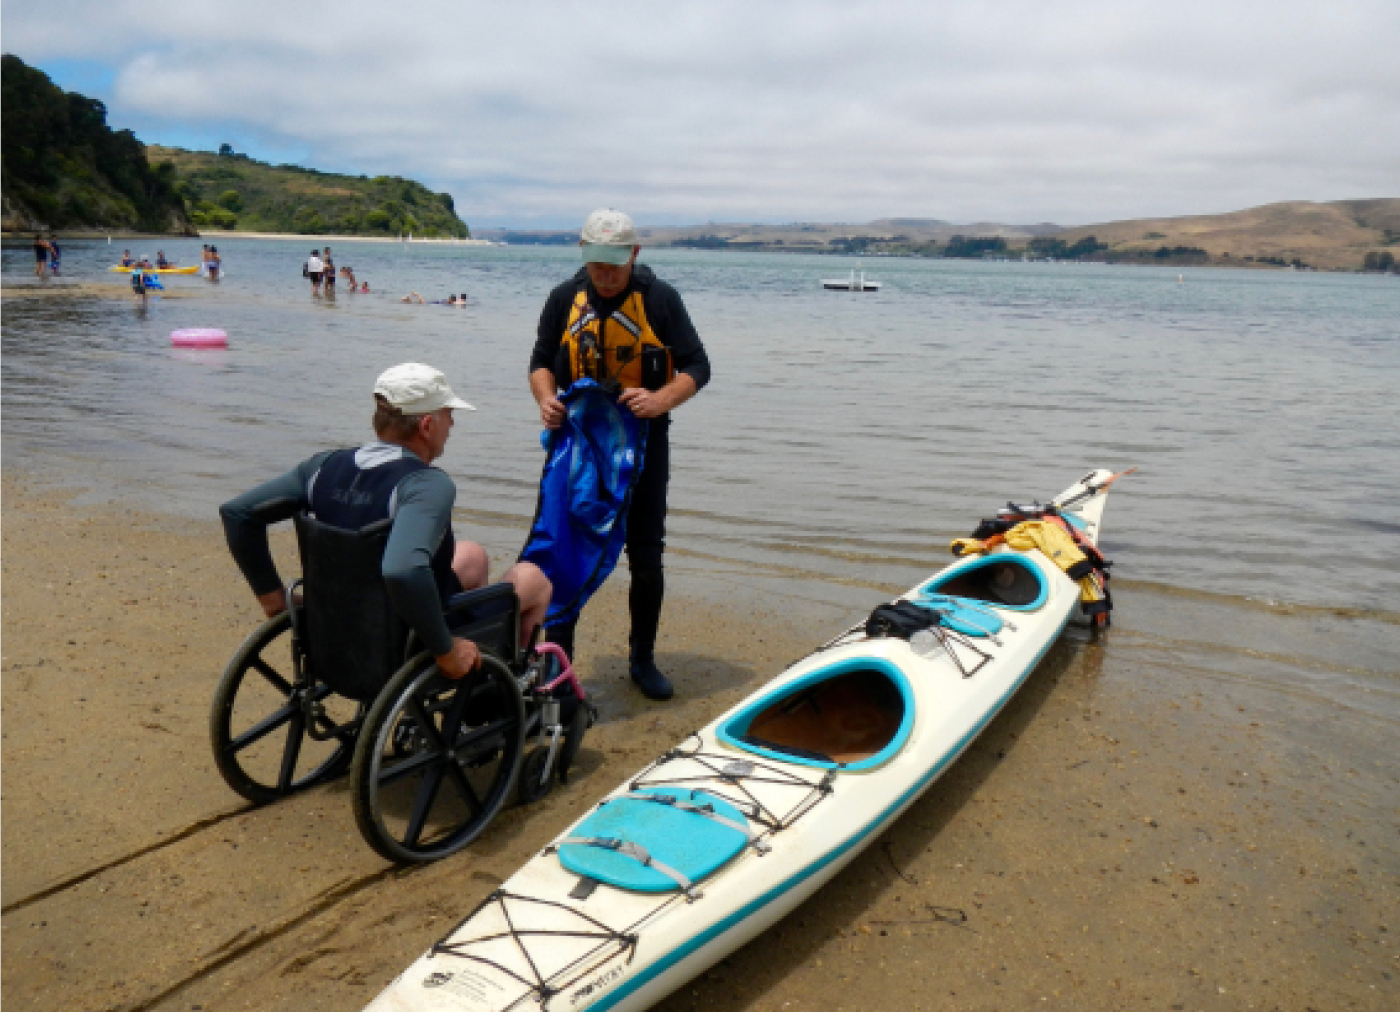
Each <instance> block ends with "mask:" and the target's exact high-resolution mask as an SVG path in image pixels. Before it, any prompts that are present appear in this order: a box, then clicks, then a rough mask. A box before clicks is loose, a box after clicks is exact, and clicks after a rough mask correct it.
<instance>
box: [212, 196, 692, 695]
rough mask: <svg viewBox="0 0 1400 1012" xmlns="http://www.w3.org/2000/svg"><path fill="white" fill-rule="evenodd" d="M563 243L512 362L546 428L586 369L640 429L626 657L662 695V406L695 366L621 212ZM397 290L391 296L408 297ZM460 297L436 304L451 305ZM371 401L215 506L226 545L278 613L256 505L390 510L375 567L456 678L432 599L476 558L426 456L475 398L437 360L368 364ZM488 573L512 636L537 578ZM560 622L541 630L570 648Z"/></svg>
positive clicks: (538, 594)
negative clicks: (458, 536)
mask: <svg viewBox="0 0 1400 1012" xmlns="http://www.w3.org/2000/svg"><path fill="white" fill-rule="evenodd" d="M579 246H580V250H581V253H582V260H583V264H582V266H581V267H580V269H579V270H578V271H577V273H575V274H574V275H573V276H572V277H570V278H569V279H568V280H566V281H564V282H563V283H561V284H560V285H558V286H556V287H555V288H554V290H553V291H552V292H550V294H549V297H548V299H547V300H546V302H545V306H544V310H543V312H542V314H541V316H540V321H539V325H538V327H537V330H536V335H535V343H534V348H533V350H532V352H531V354H530V357H529V365H528V369H527V373H528V382H529V389H530V393H531V395H532V396H533V397H534V400H535V402H536V405H537V407H538V410H539V417H540V420H541V422H542V423H543V424H544V426H545V427H546V428H547V429H550V430H556V429H559V428H560V427H561V426H563V424H564V422H565V419H566V417H567V416H568V409H567V408H566V407H565V404H564V402H563V400H561V394H562V393H563V392H564V391H566V390H567V389H568V388H569V387H570V386H571V385H572V384H574V383H575V382H576V381H578V380H581V379H592V380H594V381H595V382H599V383H600V385H603V387H604V389H605V390H606V391H608V392H609V393H611V394H613V395H614V396H615V397H616V403H617V404H618V405H619V406H620V407H621V408H622V409H624V410H627V411H630V412H631V413H632V415H633V416H635V417H636V418H637V419H640V420H642V421H643V423H644V424H645V426H646V442H645V447H646V451H645V456H644V459H643V463H642V470H641V474H640V476H639V477H638V479H637V481H636V484H635V485H634V486H633V488H632V494H631V498H630V499H629V500H628V501H627V503H626V505H625V507H623V508H624V509H625V524H626V528H625V530H626V540H625V549H626V552H627V558H628V566H629V569H630V570H631V576H632V584H631V589H630V591H629V594H628V606H629V610H630V613H631V632H630V635H629V637H628V647H629V665H628V668H629V673H630V675H631V679H632V681H633V683H634V684H635V685H636V687H637V688H638V689H639V690H640V691H641V692H642V694H643V695H645V696H647V697H648V698H650V699H656V700H664V699H669V698H671V695H672V692H673V689H672V685H671V681H670V679H669V678H667V677H666V675H665V674H664V673H662V671H661V670H660V669H659V668H658V666H657V664H656V655H655V648H656V640H657V632H658V627H659V624H660V619H661V604H662V599H663V597H664V594H665V578H664V572H663V565H662V559H663V553H664V551H665V533H666V514H667V487H668V484H669V481H670V434H669V433H670V414H671V412H672V411H673V410H675V409H676V408H678V407H680V406H681V405H682V404H684V403H686V402H687V401H688V400H690V399H691V398H692V397H694V396H695V394H696V393H697V392H699V391H700V390H701V389H702V388H703V387H704V386H705V384H706V383H707V382H708V381H709V378H710V363H709V358H708V356H707V355H706V352H705V348H704V345H703V344H702V343H701V341H700V336H699V334H698V333H697V332H696V330H695V327H694V325H693V324H692V323H691V320H690V316H689V314H688V313H687V311H686V308H685V305H684V303H683V302H682V301H681V297H680V295H679V293H678V292H677V291H676V290H675V289H674V288H673V287H671V286H670V285H669V284H667V283H666V282H664V281H661V280H660V279H659V278H657V277H656V275H655V274H654V273H653V272H652V270H651V269H650V268H649V267H647V266H645V265H644V264H638V263H637V262H636V259H637V254H638V253H639V252H640V246H639V245H638V242H637V232H636V228H635V227H634V225H633V223H632V220H631V219H630V218H629V217H628V216H627V215H625V214H623V213H621V212H620V211H614V210H598V211H595V212H593V213H592V214H591V215H589V216H588V219H587V221H586V222H585V223H584V227H583V230H582V232H581V236H580V241H579ZM329 252H330V251H329V250H326V251H325V253H326V256H321V255H320V254H318V253H317V252H315V251H313V253H312V257H311V258H310V259H308V261H307V264H306V267H305V271H306V273H307V275H308V276H309V277H311V278H312V284H313V286H319V285H320V284H322V283H324V275H325V273H327V271H328V268H327V261H328V259H329V256H328V254H329ZM313 267H314V270H313ZM316 274H321V275H322V277H321V278H320V279H319V280H318V279H317V278H316V277H315V275H316ZM413 295H416V293H411V295H410V296H406V297H405V298H406V299H409V300H410V301H419V302H421V301H423V300H422V297H421V296H418V297H417V299H416V300H414V299H413V298H412V296H413ZM462 299H465V296H462V297H461V298H460V299H454V300H448V301H447V303H446V304H450V305H459V304H461V300H462ZM653 353H659V355H660V358H661V360H664V367H662V368H660V369H659V370H658V369H655V368H650V366H649V363H651V364H652V365H654V364H655V363H656V362H657V361H658V358H657V354H653ZM649 369H650V371H649ZM374 403H375V412H374V421H373V428H374V432H375V439H374V440H372V441H370V442H368V443H365V444H364V445H362V446H360V447H357V448H352V449H347V450H339V451H328V452H325V453H321V454H317V455H316V456H313V457H311V458H309V459H307V460H305V461H303V462H302V463H301V464H299V465H297V467H295V468H294V469H292V470H291V471H289V472H287V473H286V474H284V475H282V476H281V477H279V478H276V479H273V480H272V481H270V482H267V483H265V484H263V485H260V486H258V487H257V488H254V489H251V490H249V491H248V492H245V493H244V494H243V495H240V496H238V497H237V498H235V499H233V500H231V501H230V502H228V503H225V504H224V506H223V507H221V509H220V514H221V516H222V517H223V521H224V529H225V533H226V535H227V539H228V545H229V549H230V551H231V552H232V554H233V556H234V558H235V560H236V561H237V563H238V565H239V568H240V569H241V570H242V572H243V574H244V576H245V578H246V579H247V580H248V583H249V585H250V587H251V589H252V591H253V593H254V594H255V595H256V597H257V599H258V602H259V604H260V605H261V607H262V610H263V612H264V613H265V614H266V615H267V616H269V617H272V616H274V615H278V614H281V613H282V612H283V611H285V610H286V608H287V606H288V600H287V594H286V592H285V590H284V589H283V584H282V581H281V579H280V577H279V576H278V573H277V569H276V567H275V566H274V565H273V562H272V557H271V555H270V554H269V550H268V540H267V523H268V522H267V521H266V520H265V519H261V518H260V515H259V512H258V509H257V507H258V506H259V504H264V503H269V502H272V501H274V500H286V501H289V502H292V503H295V504H297V505H296V508H298V509H302V510H310V511H312V513H313V514H314V516H315V517H316V518H317V519H318V520H319V521H320V522H322V523H326V524H330V525H333V526H336V527H343V528H346V529H352V530H359V529H362V528H364V527H365V526H367V525H369V524H373V523H376V522H378V521H382V520H391V521H392V527H391V528H390V534H389V542H388V545H387V546H386V548H385V552H384V561H383V564H382V575H383V578H384V580H385V582H386V586H388V587H389V588H390V599H391V601H392V602H393V606H394V608H395V610H396V611H397V612H398V613H399V616H400V618H402V619H403V621H404V622H405V623H406V624H407V625H408V626H409V627H410V628H412V629H413V630H414V631H415V632H416V633H417V634H418V635H419V637H421V640H422V642H423V643H424V644H425V645H426V646H427V647H428V648H429V649H430V650H431V651H432V653H433V654H434V656H435V657H436V659H437V663H438V666H439V668H440V669H441V671H442V672H443V674H445V675H446V676H447V677H449V678H461V677H463V676H464V675H466V674H467V673H468V672H470V671H472V670H474V669H475V668H476V667H477V666H478V665H479V663H480V654H479V652H478V651H477V648H476V646H475V644H473V643H472V642H471V641H469V640H466V639H463V638H461V637H457V636H454V635H452V633H451V631H450V630H449V629H448V626H447V623H446V621H445V619H444V616H443V604H444V603H445V602H446V601H447V599H448V598H449V597H451V596H452V595H454V594H457V593H460V592H461V591H463V590H471V589H473V588H476V587H481V586H484V585H485V584H486V582H487V579H488V575H489V568H490V562H489V559H488V558H487V555H486V552H485V550H484V549H483V548H482V547H481V546H480V545H478V544H476V543H473V542H469V541H462V542H457V541H455V539H454V537H453V534H452V507H453V503H454V501H455V498H456V485H455V484H454V482H453V481H452V479H451V478H449V477H448V476H447V474H446V472H444V471H442V470H440V469H438V468H436V467H433V466H432V464H433V462H434V461H435V460H437V459H439V458H440V457H441V456H442V454H443V452H444V450H445V449H446V445H447V439H448V437H449V436H450V435H451V432H452V427H453V424H454V419H453V412H454V410H467V411H471V410H475V409H474V408H472V407H471V405H469V404H468V403H467V402H466V401H464V400H462V399H461V398H460V397H458V396H457V395H456V393H454V392H453V389H452V387H451V386H450V385H449V384H448V381H447V378H446V376H444V375H443V373H441V372H440V371H438V370H437V369H434V368H432V367H431V366H427V365H423V364H420V363H413V362H410V363H404V364H401V365H398V366H395V367H393V368H391V369H389V370H387V371H386V372H384V373H383V374H382V375H381V376H380V377H379V379H378V381H377V382H376V383H375V386H374ZM502 579H503V580H504V581H506V582H509V583H511V584H513V585H514V587H515V591H516V594H517V596H518V598H519V602H520V609H521V620H522V624H521V634H522V639H523V638H525V637H527V636H529V635H530V634H531V633H532V632H533V630H534V628H535V627H536V626H538V625H541V624H543V623H544V619H545V615H546V613H547V610H548V607H549V604H550V599H551V594H552V592H553V586H552V583H551V581H550V579H549V577H548V576H547V575H546V574H545V573H544V572H543V571H542V570H541V569H540V567H539V566H537V565H535V564H534V563H533V562H526V561H519V562H517V563H516V564H515V565H513V566H512V567H511V568H510V569H508V570H507V571H506V572H505V574H504V575H503V577H502ZM575 622H576V620H574V621H569V622H566V623H562V624H556V625H553V626H550V627H549V628H547V629H545V630H544V632H545V635H546V636H547V638H548V639H549V640H550V641H552V642H554V643H557V644H559V645H560V646H561V647H563V649H564V651H565V652H566V653H567V654H569V655H570V656H572V654H573V649H574V633H575Z"/></svg>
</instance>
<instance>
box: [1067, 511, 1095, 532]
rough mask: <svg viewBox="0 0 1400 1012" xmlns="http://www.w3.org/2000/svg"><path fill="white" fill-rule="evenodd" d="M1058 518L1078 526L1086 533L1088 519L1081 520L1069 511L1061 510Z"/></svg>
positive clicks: (1087, 530)
mask: <svg viewBox="0 0 1400 1012" xmlns="http://www.w3.org/2000/svg"><path fill="white" fill-rule="evenodd" d="M1060 519H1061V520H1063V521H1064V522H1065V523H1067V524H1073V525H1074V526H1075V527H1077V528H1079V529H1080V530H1081V531H1083V532H1085V533H1086V534H1087V533H1088V532H1089V521H1087V520H1083V519H1081V518H1079V517H1077V516H1075V515H1074V514H1073V513H1070V512H1068V511H1062V512H1061V513H1060Z"/></svg>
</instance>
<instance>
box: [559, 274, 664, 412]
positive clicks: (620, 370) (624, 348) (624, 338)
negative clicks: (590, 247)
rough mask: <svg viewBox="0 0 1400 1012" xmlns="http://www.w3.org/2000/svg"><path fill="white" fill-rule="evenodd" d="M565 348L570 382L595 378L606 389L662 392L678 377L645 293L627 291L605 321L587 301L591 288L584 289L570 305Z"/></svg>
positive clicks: (565, 332) (563, 347)
mask: <svg viewBox="0 0 1400 1012" xmlns="http://www.w3.org/2000/svg"><path fill="white" fill-rule="evenodd" d="M562 352H563V357H564V359H565V361H566V362H567V363H568V371H569V375H568V379H569V380H571V381H572V380H578V379H591V380H595V381H597V383H598V384H599V385H600V386H604V387H609V386H614V385H615V386H616V387H618V388H621V389H624V390H625V389H629V388H632V387H646V388H647V389H649V390H659V389H660V388H661V387H663V386H665V385H666V384H667V383H669V382H670V381H671V378H672V376H673V375H674V372H673V367H672V365H671V355H670V350H669V349H668V348H667V347H666V345H664V344H662V343H661V339H660V338H658V337H657V336H656V333H655V332H654V331H653V330H652V329H651V324H649V323H648V322H647V314H646V310H645V309H643V308H642V293H641V292H633V293H632V294H630V295H628V296H627V298H626V299H625V300H624V301H623V303H622V305H621V306H619V307H618V308H617V309H615V310H614V311H613V314H612V315H611V316H609V317H608V318H607V320H606V322H600V321H599V320H598V314H597V313H596V312H595V311H594V309H593V307H592V305H590V304H589V302H588V291H587V289H584V288H580V289H579V292H578V294H577V295H575V296H574V304H573V306H572V307H571V308H570V309H569V322H568V324H567V325H566V326H565V327H564V338H563V343H562ZM644 362H645V363H646V365H645V367H644V365H643V363H644ZM560 379H561V380H562V379H563V377H560Z"/></svg>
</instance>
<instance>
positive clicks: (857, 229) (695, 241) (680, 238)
mask: <svg viewBox="0 0 1400 1012" xmlns="http://www.w3.org/2000/svg"><path fill="white" fill-rule="evenodd" d="M1059 231H1060V226H1059V225H1051V224H1043V223H1042V224H1039V225H1003V224H1000V223H998V222H987V221H983V222H972V223H970V224H962V225H960V224H956V223H954V222H949V221H940V220H938V219H936V218H880V219H878V220H876V221H869V222H863V223H851V222H806V221H803V222H789V223H786V224H776V225H775V224H755V223H745V222H709V223H707V224H704V225H687V226H681V227H672V228H659V227H658V228H641V227H639V228H638V229H637V235H638V237H639V238H640V239H641V240H642V242H643V244H645V245H647V246H651V247H658V246H679V247H686V248H690V249H738V250H774V251H784V252H792V253H847V252H850V251H852V250H856V251H859V250H866V249H868V250H870V251H872V252H873V251H880V252H905V253H908V252H915V253H918V252H925V253H927V252H932V251H933V250H934V249H935V248H936V247H937V245H938V244H939V243H942V244H944V245H945V246H946V244H947V243H948V241H949V240H950V239H952V238H953V237H954V236H996V237H1000V238H1003V239H1006V240H1009V241H1013V242H1014V241H1021V242H1023V243H1024V241H1025V240H1028V239H1031V238H1034V237H1036V236H1044V235H1054V234H1056V233H1058V232H1059ZM480 235H481V237H482V238H484V239H498V240H500V241H502V242H508V243H523V244H536V245H544V246H557V245H561V244H566V245H572V244H573V243H576V242H578V232H576V231H558V230H541V231H533V232H532V231H523V230H521V231H515V230H510V229H489V230H486V231H483V232H481V233H480Z"/></svg>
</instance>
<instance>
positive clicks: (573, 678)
mask: <svg viewBox="0 0 1400 1012" xmlns="http://www.w3.org/2000/svg"><path fill="white" fill-rule="evenodd" d="M535 653H536V654H540V655H548V656H550V657H553V658H554V659H555V660H557V661H558V662H559V666H560V668H562V669H563V670H562V671H561V672H560V674H559V676H558V677H557V678H555V679H554V680H553V681H551V682H550V683H549V684H548V685H542V686H540V690H541V691H542V692H552V691H553V690H554V689H555V688H556V687H557V686H559V685H562V684H563V683H565V682H568V683H569V684H570V685H571V686H573V690H574V695H576V696H577V697H578V698H579V699H580V700H584V699H587V698H588V693H586V692H584V691H583V683H582V682H580V681H579V678H578V675H577V674H575V673H574V666H573V665H572V664H571V663H569V655H568V654H566V653H564V648H563V647H561V646H560V645H559V644H558V643H536V644H535Z"/></svg>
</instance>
